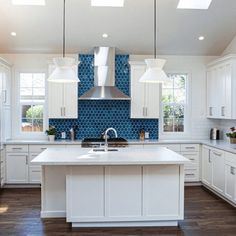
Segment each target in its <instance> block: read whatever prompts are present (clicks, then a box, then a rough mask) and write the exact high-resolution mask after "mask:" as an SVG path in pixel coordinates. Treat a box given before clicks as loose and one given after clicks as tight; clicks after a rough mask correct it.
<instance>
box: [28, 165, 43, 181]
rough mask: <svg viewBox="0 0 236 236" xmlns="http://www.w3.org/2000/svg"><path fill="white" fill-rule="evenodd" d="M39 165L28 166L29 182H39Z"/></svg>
mask: <svg viewBox="0 0 236 236" xmlns="http://www.w3.org/2000/svg"><path fill="white" fill-rule="evenodd" d="M41 173H42V171H41V167H40V166H39V167H38V166H35V167H29V182H30V183H36V184H37V183H41Z"/></svg>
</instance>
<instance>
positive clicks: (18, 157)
mask: <svg viewBox="0 0 236 236" xmlns="http://www.w3.org/2000/svg"><path fill="white" fill-rule="evenodd" d="M6 167H7V168H6V174H7V178H6V182H7V183H8V184H11V183H13V184H17V183H28V154H24V153H7V154H6Z"/></svg>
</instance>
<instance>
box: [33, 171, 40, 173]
mask: <svg viewBox="0 0 236 236" xmlns="http://www.w3.org/2000/svg"><path fill="white" fill-rule="evenodd" d="M32 172H35V173H39V172H41V171H40V170H32Z"/></svg>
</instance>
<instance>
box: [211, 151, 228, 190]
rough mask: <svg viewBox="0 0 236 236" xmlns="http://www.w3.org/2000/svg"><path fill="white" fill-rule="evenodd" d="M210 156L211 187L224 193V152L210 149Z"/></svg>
mask: <svg viewBox="0 0 236 236" xmlns="http://www.w3.org/2000/svg"><path fill="white" fill-rule="evenodd" d="M210 158H211V160H212V187H213V188H214V189H215V190H216V191H218V192H219V193H224V187H225V181H224V179H225V171H224V152H223V151H220V150H211V152H210Z"/></svg>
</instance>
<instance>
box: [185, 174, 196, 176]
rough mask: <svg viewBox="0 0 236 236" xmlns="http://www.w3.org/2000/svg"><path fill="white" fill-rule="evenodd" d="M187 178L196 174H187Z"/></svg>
mask: <svg viewBox="0 0 236 236" xmlns="http://www.w3.org/2000/svg"><path fill="white" fill-rule="evenodd" d="M185 176H194V174H185Z"/></svg>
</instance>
